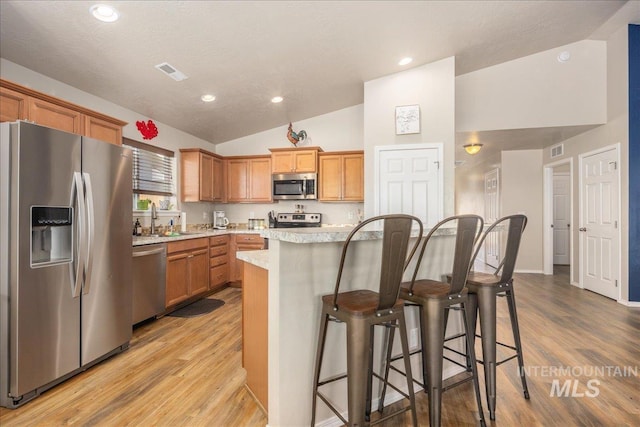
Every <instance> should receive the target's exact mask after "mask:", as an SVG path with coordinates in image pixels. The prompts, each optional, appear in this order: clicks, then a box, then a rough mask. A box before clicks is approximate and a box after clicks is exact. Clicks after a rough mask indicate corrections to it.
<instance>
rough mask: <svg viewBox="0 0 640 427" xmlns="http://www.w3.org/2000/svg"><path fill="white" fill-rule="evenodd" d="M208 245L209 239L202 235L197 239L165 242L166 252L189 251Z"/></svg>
mask: <svg viewBox="0 0 640 427" xmlns="http://www.w3.org/2000/svg"><path fill="white" fill-rule="evenodd" d="M208 246H209V239H207V238H206V237H202V238H199V239H188V240H180V241H177V242H169V243H167V253H168V254H170V253H174V252H182V251H191V250H194V249H200V248H207V247H208Z"/></svg>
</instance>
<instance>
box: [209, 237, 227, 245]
mask: <svg viewBox="0 0 640 427" xmlns="http://www.w3.org/2000/svg"><path fill="white" fill-rule="evenodd" d="M227 243H229V236H228V235H226V234H225V235H224V236H213V237H209V246H221V245H226V244H227Z"/></svg>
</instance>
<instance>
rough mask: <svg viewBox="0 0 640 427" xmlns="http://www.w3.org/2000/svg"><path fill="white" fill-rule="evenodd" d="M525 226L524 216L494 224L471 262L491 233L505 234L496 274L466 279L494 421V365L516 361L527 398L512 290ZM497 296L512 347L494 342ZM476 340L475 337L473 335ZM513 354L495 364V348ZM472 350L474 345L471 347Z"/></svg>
mask: <svg viewBox="0 0 640 427" xmlns="http://www.w3.org/2000/svg"><path fill="white" fill-rule="evenodd" d="M526 226H527V217H526V216H524V215H510V216H506V217H503V218H500V219H499V220H497V221H496V222H494V223H493V224H492V225H491V226H490V227H489V228H488V229H487V231H486V232H485V233H484V235H483V236H482V238H481V239H480V241H479V242H478V245H477V247H476V251H475V254H474V255H473V260H474V261H475V258H476V257H477V256H478V252H479V251H480V248H481V247H482V244H483V243H484V242H485V240H486V239H487V236H489V235H490V233H493V232H494V231H500V232H506V233H507V237H506V242H507V247H506V250H505V251H504V257H503V258H502V260H501V262H500V264H499V265H498V268H497V269H496V271H495V273H493V274H489V273H479V272H473V271H472V272H470V273H469V277H467V289H468V290H469V313H470V314H471V319H470V324H471V328H472V329H471V330H472V331H474V332H475V330H476V318H477V316H478V312H479V316H480V337H481V341H482V359H483V360H482V361H480V363H482V364H483V365H484V378H485V388H486V392H487V406H488V407H489V417H490V418H491V420H495V419H496V366H498V365H501V364H502V363H504V362H507V361H509V360H511V359H513V358H517V359H518V367H519V374H520V379H521V381H522V391H523V393H524V397H525V399H529V390H528V389H527V380H526V378H525V375H524V359H523V357H522V343H521V342H520V328H519V327H518V314H517V312H516V299H515V294H514V290H513V270H514V268H515V264H516V258H517V257H518V249H519V247H520V240H521V238H522V233H523V232H524V229H525V227H526ZM497 297H506V299H507V304H508V307H509V317H510V319H511V329H512V332H513V340H514V344H515V345H514V346H511V345H507V344H504V343H501V342H498V341H497V338H496V301H497ZM474 341H475V334H474ZM498 344H499V345H500V346H502V347H506V348H509V349H511V350H514V351H515V354H514V355H512V356H510V357H507V358H505V359H503V360H501V361H499V362H496V349H497V345H498ZM471 348H473V346H472V347H471Z"/></svg>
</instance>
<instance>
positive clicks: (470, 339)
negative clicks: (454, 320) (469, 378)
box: [460, 303, 486, 427]
mask: <svg viewBox="0 0 640 427" xmlns="http://www.w3.org/2000/svg"><path fill="white" fill-rule="evenodd" d="M460 307H461V308H462V310H463V311H464V313H463V320H464V322H463V323H464V334H465V337H466V343H467V360H468V361H469V362H468V363H469V364H470V366H469V368H470V370H471V373H472V375H473V390H474V392H475V394H476V404H477V405H478V413H479V414H480V425H481V426H482V427H484V426H486V423H485V420H484V411H483V410H482V399H481V398H480V382H479V380H478V366H477V364H476V354H475V351H474V349H473V347H474V346H473V343H474V342H475V336H476V335H475V330H474V329H471V324H470V323H471V322H470V319H469V316H468V315H467V310H468V309H469V307H468V306H467V304H465V303H460ZM474 323H475V322H474Z"/></svg>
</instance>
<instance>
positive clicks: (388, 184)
mask: <svg viewBox="0 0 640 427" xmlns="http://www.w3.org/2000/svg"><path fill="white" fill-rule="evenodd" d="M441 165H442V144H420V145H416V144H411V145H392V146H385V147H376V197H377V203H376V215H384V214H390V213H404V214H410V215H415V216H417V217H418V218H420V220H422V221H423V223H424V225H425V226H426V227H429V226H433V225H435V224H436V223H437V222H438V221H440V220H441V219H442V216H443V195H442V192H443V173H442V167H441Z"/></svg>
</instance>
